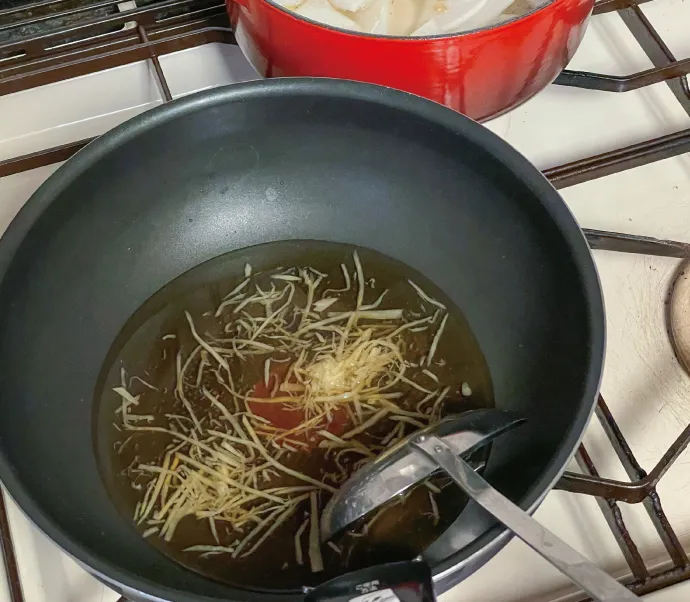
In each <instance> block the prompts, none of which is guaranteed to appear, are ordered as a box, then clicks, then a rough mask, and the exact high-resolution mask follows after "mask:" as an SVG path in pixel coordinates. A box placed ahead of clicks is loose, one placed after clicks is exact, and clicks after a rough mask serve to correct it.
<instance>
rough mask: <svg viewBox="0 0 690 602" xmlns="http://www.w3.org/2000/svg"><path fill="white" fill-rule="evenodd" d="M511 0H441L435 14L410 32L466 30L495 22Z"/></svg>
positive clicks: (416, 34) (436, 32)
mask: <svg viewBox="0 0 690 602" xmlns="http://www.w3.org/2000/svg"><path fill="white" fill-rule="evenodd" d="M512 3H513V0H442V1H441V2H438V3H437V7H436V10H435V12H436V14H434V15H433V16H432V17H431V18H430V19H429V20H428V21H426V22H425V23H424V24H423V25H421V26H420V27H419V28H418V29H416V30H415V31H414V32H412V35H413V36H431V35H438V34H443V33H455V32H460V31H468V30H471V29H475V28H477V27H482V26H484V25H489V24H492V23H495V22H496V20H497V19H498V17H499V16H500V15H501V14H502V13H503V11H504V10H505V9H506V8H508V7H509V6H510V5H511V4H512Z"/></svg>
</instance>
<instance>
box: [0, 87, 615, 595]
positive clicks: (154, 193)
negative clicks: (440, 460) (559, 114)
mask: <svg viewBox="0 0 690 602" xmlns="http://www.w3.org/2000/svg"><path fill="white" fill-rule="evenodd" d="M285 239H317V240H331V241H338V242H345V243H351V244H355V245H361V246H365V247H370V248H373V249H375V250H378V251H380V252H383V253H385V254H387V255H389V256H392V257H394V258H396V259H398V260H401V261H403V262H405V263H407V264H408V265H410V266H411V267H412V268H414V269H416V270H418V271H420V272H422V273H424V274H425V275H426V276H427V277H429V278H430V279H431V280H432V281H434V282H435V283H436V284H437V285H438V286H440V287H441V288H442V289H443V290H444V291H445V292H446V293H447V294H448V295H449V296H450V297H451V298H452V299H453V300H454V301H455V302H456V303H457V304H458V305H459V306H460V307H461V308H462V310H463V311H464V313H465V316H466V317H467V319H468V321H469V323H470V325H471V327H472V329H473V332H474V334H475V335H476V337H477V339H478V341H479V344H480V346H481V348H482V349H483V351H484V354H485V356H486V359H487V361H488V364H489V367H490V370H491V374H492V377H493V383H494V389H495V396H496V404H497V406H498V407H500V408H505V409H512V410H516V411H518V412H520V413H521V414H523V415H524V416H525V417H526V418H527V419H528V423H527V424H528V426H526V427H523V428H522V429H520V430H519V432H516V433H514V434H513V435H511V436H507V437H506V438H504V439H502V440H500V441H499V442H498V444H496V445H495V446H494V448H493V450H492V453H491V456H490V459H489V463H488V466H487V468H486V472H485V477H486V478H487V479H488V480H489V481H490V482H491V483H492V484H493V485H494V486H495V487H496V488H498V489H499V490H500V491H502V492H503V493H505V494H506V495H508V496H509V497H511V498H512V499H513V500H516V501H518V502H519V503H520V505H521V506H522V507H523V508H525V509H533V508H535V506H536V505H537V504H538V503H539V502H540V501H541V500H542V499H543V497H544V496H545V495H546V493H547V491H548V490H549V488H550V487H551V486H552V485H553V484H554V482H555V480H556V479H557V478H558V476H559V475H560V474H561V472H562V471H563V470H564V468H565V465H566V463H567V461H568V460H569V458H570V457H571V455H572V454H573V452H574V450H575V447H576V445H577V443H578V441H579V439H580V437H581V435H582V433H583V430H584V428H585V426H586V424H587V420H588V418H589V416H590V413H591V411H592V407H593V404H594V400H595V396H596V393H597V387H598V384H599V379H600V374H601V368H602V356H603V349H604V314H603V307H602V300H601V292H600V289H599V284H598V280H597V275H596V271H595V268H594V265H593V262H592V258H591V255H590V252H589V249H588V247H587V244H586V242H585V240H584V238H583V236H582V234H581V232H580V230H579V228H578V226H577V224H576V223H575V221H574V219H573V218H572V216H571V214H570V213H569V211H568V209H567V208H566V206H565V204H564V203H563V201H562V200H561V198H560V197H559V196H558V194H557V193H556V192H555V190H554V189H553V188H552V187H551V186H550V185H549V184H548V182H547V181H546V180H545V179H544V178H543V176H542V175H541V174H540V173H539V172H538V171H537V170H536V169H535V168H534V167H533V166H532V165H530V164H529V163H528V162H527V161H526V160H525V159H524V158H522V157H521V156H520V155H518V154H517V153H516V152H515V151H514V150H513V149H512V148H510V147H509V146H508V145H507V144H505V143H504V142H502V141H501V140H500V139H498V138H497V137H496V136H494V135H493V134H491V133H490V132H489V131H487V130H486V129H484V128H483V127H482V126H480V125H478V124H476V123H474V122H472V121H470V120H468V119H466V118H464V117H462V116H460V115H459V114H456V113H454V112H452V111H450V110H448V109H445V108H443V107H441V106H440V105H436V104H433V103H431V102H428V101H425V100H422V99H420V98H417V97H414V96H410V95H406V94H403V93H399V92H395V91H393V90H389V89H384V88H379V87H373V86H368V85H362V84H355V83H350V82H343V81H335V80H310V79H301V80H289V79H282V80H281V79H277V80H267V81H261V82H253V83H249V84H240V85H234V86H231V87H228V88H220V89H216V90H213V91H209V92H204V93H201V94H196V95H193V96H190V97H187V98H185V99H183V100H180V101H176V102H173V103H170V104H169V105H166V106H164V107H161V108H158V109H154V110H152V111H150V112H148V113H145V114H144V115H142V116H140V117H137V118H136V119H133V120H131V121H129V122H127V123H126V124H124V125H122V126H120V127H119V128H116V129H115V130H114V131H112V132H110V133H108V134H107V135H105V136H103V137H101V138H100V139H99V140H97V141H96V142H94V143H92V144H90V145H88V147H86V148H85V149H84V150H83V151H81V152H80V153H78V155H77V156H76V157H74V158H73V159H71V160H70V161H69V162H68V163H67V164H65V165H64V166H63V167H61V168H60V169H59V170H58V171H57V172H56V173H55V174H54V175H53V176H52V177H50V178H49V179H48V181H47V182H46V183H45V184H44V185H43V186H42V187H41V188H40V189H39V190H38V192H36V194H35V195H34V196H33V197H32V198H31V199H30V200H29V202H28V203H27V204H26V206H25V207H24V209H23V210H22V211H21V212H20V213H19V215H18V216H17V218H16V219H15V220H14V222H13V223H12V224H11V226H10V228H9V229H8V230H7V232H6V234H5V235H4V237H3V238H2V240H0V320H1V324H0V416H2V419H1V420H0V479H1V480H2V482H3V484H4V485H5V486H6V488H7V490H8V491H9V492H10V494H11V495H12V496H13V497H14V498H15V500H16V501H17V502H18V503H19V504H20V506H21V507H22V508H23V509H24V511H26V512H27V514H28V515H29V516H30V517H31V519H32V520H33V521H34V522H35V523H36V524H37V525H38V526H39V527H40V528H41V529H43V530H44V531H45V532H46V533H47V534H48V535H49V536H50V537H51V538H52V539H54V540H55V541H56V542H57V543H58V544H59V545H61V546H62V547H63V548H64V549H65V550H67V551H68V552H69V553H71V554H72V555H73V556H75V557H76V558H77V559H78V560H79V561H81V562H82V563H83V564H84V565H86V566H87V567H88V568H89V570H91V571H92V572H94V573H95V574H96V575H98V576H100V577H101V578H103V579H105V580H107V581H108V582H109V583H110V584H111V585H114V586H116V587H119V588H120V589H121V591H124V592H125V593H126V594H127V595H129V596H132V597H139V598H142V597H147V596H148V597H150V596H157V597H159V598H163V599H168V600H175V601H186V600H199V599H201V598H207V599H208V598H210V599H217V600H228V599H234V600H243V599H249V600H254V599H256V600H259V599H261V600H268V599H275V600H277V599H279V598H280V599H281V600H286V599H288V598H292V599H297V598H298V597H300V596H301V594H300V593H299V592H263V593H259V592H249V591H246V590H239V589H233V588H231V587H229V586H225V585H222V584H220V583H216V582H213V581H210V580H208V579H205V578H204V577H202V576H200V575H197V574H196V573H192V572H190V571H188V570H186V569H184V568H182V567H181V566H179V565H177V564H176V563H174V562H173V561H172V560H170V559H168V558H167V557H165V556H163V555H162V554H160V553H159V552H158V551H156V550H155V549H154V548H153V547H152V546H150V545H149V544H148V543H147V542H146V541H144V540H143V539H142V538H141V537H140V535H139V534H138V533H137V532H136V531H135V530H134V529H133V528H132V527H131V526H130V525H129V524H128V523H127V521H126V520H125V519H124V518H123V517H122V516H121V515H120V514H119V513H118V512H117V511H116V509H115V507H114V506H113V504H112V503H111V501H110V499H109V498H108V496H107V493H106V491H105V488H104V486H103V484H102V481H101V478H100V476H99V474H98V471H97V467H96V462H95V456H94V452H93V442H92V431H91V421H92V416H91V413H92V404H93V397H94V392H95V391H94V388H95V385H96V381H97V378H98V375H99V371H100V369H101V365H102V362H103V360H104V358H105V356H106V354H107V352H108V349H109V348H110V345H111V344H112V342H113V340H114V339H115V337H116V335H117V334H118V332H119V330H120V329H121V328H122V326H123V324H124V323H125V322H126V321H127V318H128V317H129V316H130V315H131V314H132V313H133V312H134V311H135V310H136V309H137V308H138V307H139V306H140V305H141V304H142V303H143V302H144V301H145V300H146V299H147V298H148V297H149V296H150V295H152V294H153V293H154V292H156V291H157V290H158V289H160V288H161V287H162V286H164V285H165V284H166V283H168V282H170V281H171V280H173V279H174V278H175V277H177V276H179V275H180V274H182V273H183V272H185V271H187V270H189V269H190V268H192V267H194V266H196V265H198V264H200V263H202V262H204V261H206V260H208V259H210V258H212V257H214V256H217V255H220V254H222V253H225V252H227V251H230V250H233V249H238V248H242V247H246V246H249V245H255V244H258V243H264V242H268V241H276V240H285ZM455 527H456V528H454V529H453V531H452V533H450V534H447V535H446V536H445V537H443V538H441V540H440V541H439V542H437V544H435V545H434V546H432V548H431V549H430V550H429V552H428V554H427V559H428V560H429V562H430V564H431V565H432V568H433V571H434V575H435V579H436V586H437V591H443V590H445V589H447V588H448V587H449V586H451V585H452V584H453V583H456V582H457V581H459V580H460V579H462V578H463V577H464V576H465V575H466V574H468V573H469V572H470V571H472V570H474V569H475V568H476V567H477V566H479V565H480V564H482V563H483V562H486V560H487V559H488V558H490V557H491V556H492V555H493V554H494V553H495V552H496V551H497V550H498V549H500V546H501V545H502V543H504V542H505V541H506V539H507V538H506V537H505V535H506V533H505V530H504V529H502V528H499V527H493V528H490V527H491V522H490V521H488V520H487V519H486V517H485V516H483V515H481V514H480V513H479V512H478V511H477V510H476V509H475V508H474V507H473V506H468V507H467V509H466V511H465V512H463V514H462V515H461V516H460V518H459V519H458V521H456V525H455ZM267 587H270V579H269V578H268V577H267ZM137 592H138V593H137Z"/></svg>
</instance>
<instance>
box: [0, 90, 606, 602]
mask: <svg viewBox="0 0 690 602" xmlns="http://www.w3.org/2000/svg"><path fill="white" fill-rule="evenodd" d="M284 95H297V96H302V97H306V98H310V97H312V98H314V99H316V100H319V99H321V100H323V99H324V98H330V99H336V98H337V99H342V100H350V101H363V102H365V103H375V104H379V105H384V106H386V107H388V108H391V109H394V110H398V111H401V112H403V113H407V114H410V115H415V116H416V117H418V118H420V119H423V120H426V121H429V122H431V123H434V124H435V125H437V126H441V127H443V128H445V129H448V130H450V131H453V132H455V133H456V134H457V135H458V136H460V137H463V138H464V139H466V140H468V141H469V142H471V143H473V144H475V145H477V146H478V147H481V148H483V149H484V150H485V151H487V152H488V153H489V154H490V155H491V156H492V157H493V158H494V159H495V160H496V161H497V162H499V163H501V164H503V165H504V167H506V168H507V169H508V170H509V171H510V172H511V173H512V174H513V175H514V177H515V178H516V179H517V180H519V181H521V183H522V184H523V185H525V186H526V187H527V188H528V189H529V190H530V191H531V192H532V193H533V194H534V195H535V197H536V198H537V199H539V202H540V203H541V205H542V207H543V209H544V210H545V211H546V213H547V214H548V215H549V217H550V218H551V220H552V221H553V224H554V225H555V226H556V227H557V228H558V231H559V236H560V237H561V238H562V240H563V242H564V243H565V244H566V245H567V247H568V248H569V250H570V253H571V260H572V262H573V264H574V269H575V271H576V272H577V273H578V275H579V277H580V280H581V289H582V292H583V301H584V302H585V304H586V309H587V318H588V326H589V330H590V332H589V335H590V336H589V357H588V361H587V366H586V375H585V379H584V382H583V385H582V390H583V394H582V403H581V404H580V407H579V409H578V411H577V414H576V417H575V419H574V420H573V423H572V425H571V426H570V428H569V429H568V431H567V436H566V437H564V439H563V441H562V442H561V447H560V449H559V451H558V452H557V453H556V455H555V456H554V458H553V459H552V461H551V462H550V463H549V464H548V466H547V467H546V469H545V470H544V471H543V472H542V474H541V475H540V477H539V478H538V479H536V480H535V481H534V482H533V483H532V484H531V486H530V488H529V490H528V492H527V494H526V495H525V496H523V498H522V499H521V500H520V502H519V505H520V506H521V507H522V508H523V509H525V510H526V511H528V512H530V513H531V512H533V511H534V510H535V509H536V508H537V507H538V505H539V504H540V503H541V501H542V500H543V499H544V497H545V496H546V494H547V493H548V492H549V491H550V490H551V488H552V487H553V485H554V484H555V482H556V481H557V480H558V478H560V476H561V475H562V473H563V472H564V471H565V469H566V466H567V463H568V461H569V460H570V458H571V457H572V456H573V455H574V453H575V450H576V449H577V446H578V444H579V442H580V440H581V439H582V437H583V435H584V430H585V428H586V426H587V424H588V422H589V419H590V417H591V415H592V412H593V410H594V406H595V402H596V399H597V395H598V392H599V385H600V382H601V376H602V370H603V359H604V349H605V339H606V335H605V328H606V322H605V317H604V304H603V297H602V291H601V286H600V283H599V277H598V274H597V270H596V267H595V264H594V260H593V258H592V254H591V250H590V248H589V246H588V244H587V242H586V240H585V237H584V235H583V233H582V231H581V230H580V228H579V226H578V224H577V222H576V220H575V218H574V217H573V215H572V213H571V212H570V210H569V208H568V207H567V205H566V204H565V202H564V201H563V199H562V198H561V197H560V195H559V194H558V192H557V191H556V189H555V188H554V187H553V186H552V185H551V184H550V183H549V182H548V180H546V178H545V177H544V176H543V175H542V174H541V173H540V172H539V171H538V170H537V168H536V167H534V166H533V165H532V164H531V163H529V161H528V160H527V159H526V158H525V157H523V156H522V155H520V154H519V153H518V152H517V151H516V150H515V149H514V148H513V147H512V146H511V145H510V144H508V143H507V142H505V141H504V140H502V139H501V138H499V137H498V136H497V135H495V134H493V133H492V132H491V131H489V130H487V129H486V128H484V127H483V126H481V125H480V124H478V123H477V122H475V121H473V120H471V119H470V118H468V117H465V116H463V115H461V114H459V113H456V112H455V111H453V110H451V109H448V108H446V107H444V106H442V105H440V104H437V103H434V102H432V101H429V100H427V99H424V98H422V97H419V96H415V95H413V94H409V93H406V92H401V91H398V90H394V89H392V88H386V87H382V86H377V85H373V84H365V83H360V82H353V81H348V80H336V79H330V78H277V79H264V80H256V81H250V82H244V83H238V84H231V85H229V86H223V87H218V88H214V89H211V90H204V91H201V92H198V93H195V94H190V95H188V96H185V97H184V98H181V99H178V100H175V101H173V102H171V103H168V104H165V105H162V106H159V107H156V108H153V109H151V110H149V111H147V112H145V113H142V114H140V115H139V116H136V117H134V118H133V119H130V120H128V121H126V122H125V123H123V124H121V125H119V126H117V127H116V128H114V129H113V130H111V131H109V132H106V133H105V134H103V135H102V136H100V137H99V138H98V139H96V140H95V141H93V142H91V143H90V144H88V145H87V146H86V147H84V148H83V149H82V150H81V151H79V152H78V153H77V154H76V155H75V156H74V157H73V158H71V159H70V160H69V161H68V162H67V163H66V164H65V165H63V166H61V167H60V168H59V169H58V170H56V171H55V172H54V173H53V174H52V175H51V176H50V177H49V178H48V179H47V180H46V181H45V182H44V183H43V184H42V185H41V187H40V188H39V189H38V190H37V191H36V192H35V193H34V194H33V195H32V196H31V197H30V198H29V200H28V201H27V202H26V203H25V204H24V206H23V207H22V208H21V210H20V211H19V212H18V214H17V215H16V216H15V218H14V219H13V220H12V222H11V223H10V225H9V226H8V228H7V230H6V231H5V233H4V235H2V237H1V238H0V296H1V294H2V289H3V287H4V285H5V276H6V273H7V271H8V269H9V267H10V265H11V263H12V259H13V257H14V255H15V253H16V252H17V250H18V249H19V248H20V246H21V244H22V243H23V241H24V240H25V238H26V236H27V234H28V233H29V231H30V229H31V228H32V226H33V225H34V223H35V222H36V221H37V220H38V219H39V217H40V216H41V215H42V214H43V212H44V211H45V210H46V209H47V207H48V206H49V205H50V204H51V203H52V202H53V201H54V200H55V199H56V198H57V197H58V196H59V193H60V192H61V191H62V190H63V189H64V188H66V187H67V186H68V185H69V184H70V183H71V182H73V181H74V180H75V179H76V178H78V177H79V176H80V175H81V174H83V173H84V172H85V171H86V170H87V169H88V168H89V167H90V166H91V165H92V164H93V163H94V162H96V161H98V160H99V159H100V158H101V157H103V156H104V155H107V154H108V153H109V152H110V151H111V150H113V149H115V148H118V147H119V146H120V145H122V144H124V143H126V142H129V141H131V140H133V139H135V138H136V137H137V136H139V135H140V134H141V133H142V132H144V131H150V130H152V129H154V128H156V127H159V126H162V125H163V124H165V123H167V122H169V121H172V120H174V119H176V118H178V117H181V116H184V115H187V114H190V113H193V112H195V111H196V110H198V109H203V108H209V107H212V106H216V105H223V104H231V103H235V102H243V101H251V100H252V99H253V98H255V97H257V96H261V97H265V96H268V97H271V96H278V97H280V96H284ZM588 399H591V403H588V401H587V400H588ZM0 482H2V484H3V486H4V487H5V489H6V491H7V492H8V493H9V494H10V496H11V497H12V499H13V500H15V501H16V502H17V504H18V505H19V507H20V508H21V510H22V512H23V513H24V514H25V515H26V516H27V517H28V518H29V519H30V520H31V521H32V522H33V523H34V525H36V526H37V527H38V528H39V529H41V531H43V532H44V533H45V534H46V535H48V537H50V538H51V539H52V540H53V541H54V542H55V543H56V544H57V545H59V546H60V547H61V548H62V549H63V550H64V551H66V552H67V553H68V554H69V555H70V556H72V557H73V558H75V559H76V560H77V561H78V562H79V563H80V564H82V565H83V566H86V567H88V568H89V569H90V570H91V571H93V572H94V573H95V574H96V575H97V576H99V577H100V578H101V579H103V580H105V581H106V582H108V583H110V584H112V585H114V586H115V587H119V586H124V587H125V588H127V589H129V590H131V591H132V592H133V593H139V594H144V595H145V596H148V597H149V598H156V599H159V600H160V599H168V600H171V599H172V600H176V601H179V602H188V601H193V600H197V601H198V600H209V601H211V600H213V601H216V600H225V599H228V597H226V596H223V597H213V596H207V595H195V594H191V593H188V592H182V591H180V590H176V589H174V588H172V587H169V586H165V585H161V584H159V583H155V582H153V581H151V580H150V579H148V578H146V577H142V576H140V575H138V574H135V573H132V572H130V571H128V570H125V569H122V568H120V567H118V566H117V565H116V564H114V563H112V562H111V561H109V560H108V559H107V558H104V557H103V556H102V555H100V554H97V553H96V552H93V551H92V550H91V549H89V548H88V547H87V546H84V545H82V544H80V543H79V542H78V541H76V539H74V538H73V537H72V536H71V535H70V534H69V533H68V532H67V531H66V530H65V529H64V528H63V527H62V526H61V525H60V524H59V523H58V522H57V521H55V520H54V519H53V518H52V517H51V516H49V514H47V513H46V512H44V510H43V508H42V504H40V503H39V502H36V501H34V500H33V498H32V497H31V496H30V495H29V492H28V491H27V489H26V488H25V486H24V485H23V484H22V482H21V480H20V479H19V478H18V477H17V476H16V475H15V473H14V471H13V469H12V467H11V465H10V462H9V460H8V458H7V457H6V456H5V454H4V452H3V450H2V449H1V448H0ZM507 539H508V532H507V530H506V529H505V528H503V527H501V526H498V525H497V526H494V527H493V528H491V529H489V530H488V531H486V532H485V533H483V534H482V535H480V536H479V537H478V538H477V539H475V540H474V541H473V542H472V543H471V544H469V545H468V546H466V547H465V548H463V549H462V550H460V551H458V552H456V553H455V554H453V555H452V556H450V557H449V558H448V559H446V560H445V561H444V562H442V563H441V564H440V565H439V566H436V567H432V569H433V571H434V581H435V583H436V584H437V589H438V591H439V593H440V592H442V591H445V589H447V587H450V586H452V585H454V584H455V583H457V582H458V579H457V576H456V579H455V580H453V579H452V577H453V574H454V573H456V571H458V569H459V568H460V567H463V566H467V565H469V564H470V563H472V562H474V561H478V560H479V559H480V557H481V556H482V555H488V556H489V557H490V554H491V553H492V552H493V553H495V551H497V549H499V548H500V547H501V546H502V545H504V544H505V542H506V541H507ZM227 590H228V594H231V593H232V594H234V595H232V596H231V598H236V599H238V598H239V599H248V600H252V601H254V600H256V601H258V600H275V601H278V600H280V601H287V600H298V599H300V598H301V597H302V596H301V595H300V594H285V593H282V594H280V593H271V592H257V591H252V590H245V589H241V588H239V587H233V586H227Z"/></svg>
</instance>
